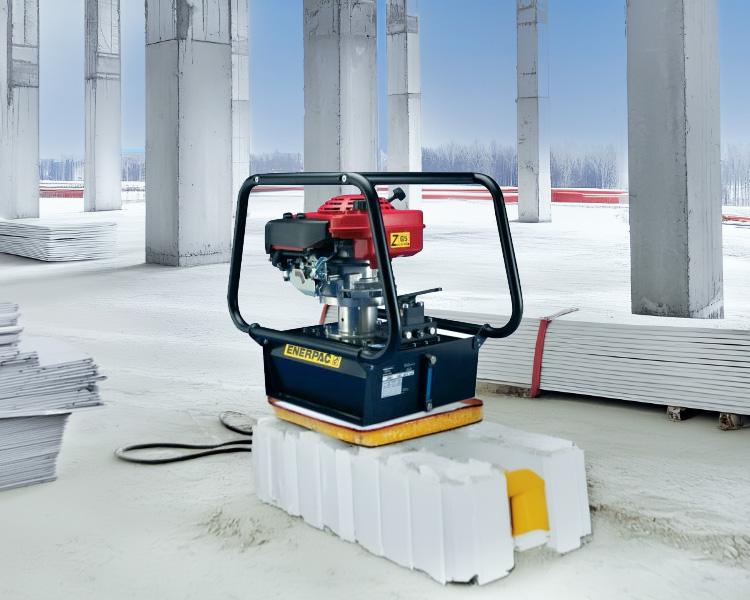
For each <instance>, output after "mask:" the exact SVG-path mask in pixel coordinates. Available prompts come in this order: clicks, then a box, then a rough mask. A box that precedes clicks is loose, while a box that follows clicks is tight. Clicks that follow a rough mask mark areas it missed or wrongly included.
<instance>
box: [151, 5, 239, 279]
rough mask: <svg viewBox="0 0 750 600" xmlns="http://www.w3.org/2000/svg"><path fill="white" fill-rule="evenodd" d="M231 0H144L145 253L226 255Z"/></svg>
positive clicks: (196, 257)
mask: <svg viewBox="0 0 750 600" xmlns="http://www.w3.org/2000/svg"><path fill="white" fill-rule="evenodd" d="M229 2H230V0H177V1H175V0H146V261H147V262H151V263H158V264H164V265H174V266H190V265H199V264H207V263H217V262H226V261H227V260H228V259H229V251H230V243H231V242H230V227H231V208H232V189H231V186H232V46H231V39H230V37H231V36H230V5H229Z"/></svg>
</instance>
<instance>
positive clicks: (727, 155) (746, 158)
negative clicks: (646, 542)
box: [721, 146, 750, 206]
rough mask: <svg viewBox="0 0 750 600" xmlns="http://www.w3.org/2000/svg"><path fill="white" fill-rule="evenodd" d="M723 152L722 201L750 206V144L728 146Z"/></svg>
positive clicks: (734, 204)
mask: <svg viewBox="0 0 750 600" xmlns="http://www.w3.org/2000/svg"><path fill="white" fill-rule="evenodd" d="M722 154H723V156H722V159H721V201H722V203H723V204H724V205H727V206H750V146H727V147H726V148H725V149H724V152H723V153H722Z"/></svg>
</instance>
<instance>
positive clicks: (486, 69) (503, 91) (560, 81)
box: [40, 0, 750, 158]
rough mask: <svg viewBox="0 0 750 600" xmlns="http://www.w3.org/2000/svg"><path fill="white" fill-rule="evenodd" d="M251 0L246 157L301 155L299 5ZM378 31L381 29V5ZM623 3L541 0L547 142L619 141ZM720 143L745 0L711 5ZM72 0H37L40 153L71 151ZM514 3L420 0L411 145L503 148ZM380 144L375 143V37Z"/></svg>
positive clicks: (130, 78) (127, 19)
mask: <svg viewBox="0 0 750 600" xmlns="http://www.w3.org/2000/svg"><path fill="white" fill-rule="evenodd" d="M250 1H251V29H250V36H251V39H250V52H251V98H252V131H251V136H252V137H251V144H252V147H253V152H258V153H260V152H270V151H273V150H280V151H289V152H301V151H302V135H303V110H304V108H303V84H302V81H303V74H302V0H250ZM121 3H122V53H123V56H122V61H123V63H122V83H123V136H122V143H123V148H125V149H141V148H143V146H144V145H145V142H144V137H145V133H144V113H145V110H144V103H145V100H144V69H145V64H144V23H143V21H144V2H143V0H121ZM380 4H381V11H380V12H381V14H380V22H379V31H380V32H381V33H382V32H383V31H384V27H383V21H384V16H385V15H384V14H383V13H384V8H383V5H384V2H383V1H382V0H381V1H380ZM624 4H625V1H624V0H550V27H549V32H550V43H549V47H550V72H551V81H550V95H551V100H550V105H551V108H550V113H551V114H550V133H551V139H552V142H553V144H558V145H563V144H564V145H566V146H579V147H585V146H591V145H600V144H613V145H615V146H617V147H619V148H622V147H624V145H625V140H626V132H627V113H626V102H627V97H626V85H625V68H626V62H625V61H626V46H625V8H624ZM719 4H720V35H721V40H720V43H721V69H722V73H721V76H722V79H721V85H722V89H721V102H722V141H723V143H728V144H738V143H750V118H749V117H748V109H747V107H748V100H747V99H748V97H749V93H750V77H748V67H747V65H748V63H749V62H750V44H748V43H747V29H748V26H749V25H750V2H749V1H747V0H720V2H719ZM83 5H84V0H40V12H41V24H40V27H41V49H40V53H41V58H40V59H41V155H42V157H45V158H55V157H59V156H76V157H77V156H82V155H83V146H84V138H83V129H84V116H83V48H84V38H83ZM514 6H515V0H460V1H459V0H421V1H420V5H419V13H420V18H421V21H420V30H421V50H422V71H423V73H422V110H423V143H424V145H426V146H430V145H437V144H441V143H443V142H448V141H457V142H472V141H474V140H479V141H492V140H494V141H497V142H500V143H505V144H514V143H515V141H514V140H515V130H516V114H515V94H516V92H515V58H516V57H515V54H516V48H515V9H514ZM379 42H380V43H379V54H378V62H379V90H380V97H381V101H380V105H381V109H380V110H381V114H380V125H381V127H380V129H381V134H380V138H381V139H380V144H381V147H385V144H386V143H387V140H386V133H387V131H386V130H387V115H386V113H385V108H386V104H387V103H386V102H385V77H384V75H385V58H386V56H385V40H384V36H383V35H381V36H380V40H379Z"/></svg>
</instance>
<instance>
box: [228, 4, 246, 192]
mask: <svg viewBox="0 0 750 600" xmlns="http://www.w3.org/2000/svg"><path fill="white" fill-rule="evenodd" d="M231 2H232V195H233V196H234V197H236V196H237V193H238V192H239V191H240V187H241V186H242V182H243V181H245V179H247V178H248V176H249V175H250V57H249V50H248V0H231Z"/></svg>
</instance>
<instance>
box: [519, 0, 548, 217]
mask: <svg viewBox="0 0 750 600" xmlns="http://www.w3.org/2000/svg"><path fill="white" fill-rule="evenodd" d="M516 2H517V4H516V26H517V32H518V33H517V35H518V37H517V46H518V65H517V72H516V76H517V86H518V100H517V103H518V105H517V111H518V134H517V135H518V150H517V152H518V219H519V220H520V221H524V222H526V223H539V222H544V221H549V220H550V219H551V218H552V192H551V189H550V168H549V160H550V154H549V138H548V134H547V123H548V108H549V106H548V105H549V51H548V40H547V0H516Z"/></svg>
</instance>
